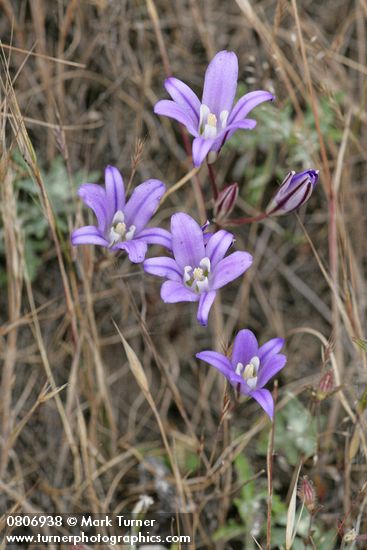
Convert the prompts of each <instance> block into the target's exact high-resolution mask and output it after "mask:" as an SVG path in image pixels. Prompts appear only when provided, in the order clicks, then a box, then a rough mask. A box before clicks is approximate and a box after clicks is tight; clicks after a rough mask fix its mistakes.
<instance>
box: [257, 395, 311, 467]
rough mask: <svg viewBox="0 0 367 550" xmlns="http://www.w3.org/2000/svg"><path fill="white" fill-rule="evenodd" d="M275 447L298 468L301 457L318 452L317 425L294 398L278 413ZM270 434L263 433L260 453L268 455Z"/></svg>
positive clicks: (259, 447) (259, 445) (259, 446)
mask: <svg viewBox="0 0 367 550" xmlns="http://www.w3.org/2000/svg"><path fill="white" fill-rule="evenodd" d="M274 441H275V442H274V446H275V449H276V452H277V453H278V454H282V455H284V456H285V458H286V459H287V461H288V463H289V464H291V465H292V466H296V464H298V461H299V459H300V456H301V455H303V456H311V455H313V454H314V453H315V452H316V443H317V423H316V419H315V418H313V417H312V415H311V413H310V412H309V411H308V410H307V409H306V408H305V407H304V406H303V405H302V403H301V402H300V401H299V400H298V399H297V398H296V397H294V398H293V399H291V400H290V401H289V402H288V403H287V405H286V406H285V407H283V409H281V410H280V411H278V412H277V415H276V422H275V439H274ZM267 444H268V434H267V433H265V432H264V433H263V435H262V437H261V438H260V440H259V444H258V451H259V452H260V453H261V454H263V455H266V450H267Z"/></svg>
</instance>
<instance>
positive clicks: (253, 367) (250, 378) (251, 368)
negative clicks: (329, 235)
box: [237, 355, 260, 390]
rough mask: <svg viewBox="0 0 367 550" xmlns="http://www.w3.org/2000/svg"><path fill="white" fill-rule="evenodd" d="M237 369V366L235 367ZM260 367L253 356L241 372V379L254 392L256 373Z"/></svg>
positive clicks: (256, 358)
mask: <svg viewBox="0 0 367 550" xmlns="http://www.w3.org/2000/svg"><path fill="white" fill-rule="evenodd" d="M237 367H238V365H237ZM259 367H260V359H259V358H258V357H257V356H256V355H255V356H254V357H252V359H251V360H250V362H249V363H247V365H246V366H245V368H244V370H243V372H242V378H243V379H244V380H245V382H246V384H247V385H248V386H249V388H250V389H251V390H254V389H255V388H256V386H257V373H258V370H259Z"/></svg>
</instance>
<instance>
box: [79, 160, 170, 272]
mask: <svg viewBox="0 0 367 550" xmlns="http://www.w3.org/2000/svg"><path fill="white" fill-rule="evenodd" d="M165 189H166V188H165V185H164V184H163V183H162V182H161V181H159V180H154V179H151V180H147V181H145V182H144V183H142V184H141V185H138V186H137V187H136V188H135V189H134V191H133V193H132V195H131V197H130V199H129V200H128V201H127V202H126V201H125V186H124V181H123V179H122V176H121V174H120V172H119V171H118V170H117V168H114V167H113V166H107V168H106V170H105V189H103V187H102V186H100V185H97V184H95V183H85V184H83V185H81V187H80V188H79V191H78V195H79V197H81V198H82V200H83V201H84V203H85V204H86V205H87V206H88V207H89V208H91V209H92V210H93V212H94V213H95V215H96V217H97V226H94V225H86V226H84V227H80V228H79V229H76V230H75V231H73V232H72V234H71V242H72V244H73V245H74V246H77V245H79V244H97V245H99V246H104V247H106V248H109V249H110V250H125V251H126V252H127V254H128V255H129V258H130V260H131V261H132V262H133V263H140V262H142V261H143V260H144V258H145V254H146V252H147V247H148V244H159V245H161V246H164V247H166V248H168V249H171V235H170V233H169V231H166V230H165V229H161V228H159V227H150V228H145V226H146V225H147V223H148V222H149V220H150V219H151V217H152V216H153V214H154V212H155V211H156V209H157V207H158V204H159V201H160V200H161V198H162V196H163V194H164V192H165Z"/></svg>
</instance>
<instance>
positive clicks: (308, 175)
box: [266, 170, 319, 216]
mask: <svg viewBox="0 0 367 550" xmlns="http://www.w3.org/2000/svg"><path fill="white" fill-rule="evenodd" d="M318 178H319V171H318V170H304V171H303V172H299V173H298V174H296V172H293V171H292V172H289V174H287V176H286V177H285V179H284V181H283V182H282V184H281V186H280V188H279V190H278V191H277V193H276V194H275V196H274V197H273V199H272V200H271V202H270V204H269V206H268V207H267V209H266V212H267V214H268V215H271V216H282V215H283V214H288V213H289V212H293V210H297V208H299V207H300V206H302V205H303V204H305V202H307V201H308V199H309V198H310V196H311V194H312V191H313V190H314V187H315V185H316V183H317V180H318Z"/></svg>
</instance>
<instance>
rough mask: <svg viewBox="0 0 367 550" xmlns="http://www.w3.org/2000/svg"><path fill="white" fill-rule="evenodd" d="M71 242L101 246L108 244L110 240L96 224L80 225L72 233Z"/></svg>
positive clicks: (73, 243) (74, 244)
mask: <svg viewBox="0 0 367 550" xmlns="http://www.w3.org/2000/svg"><path fill="white" fill-rule="evenodd" d="M71 244H72V245H73V246H77V245H78V244H98V245H100V246H108V241H107V240H106V239H105V238H104V236H103V234H102V233H101V231H100V230H99V229H98V227H96V226H95V225H85V226H84V227H79V229H75V231H73V232H72V234H71Z"/></svg>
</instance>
